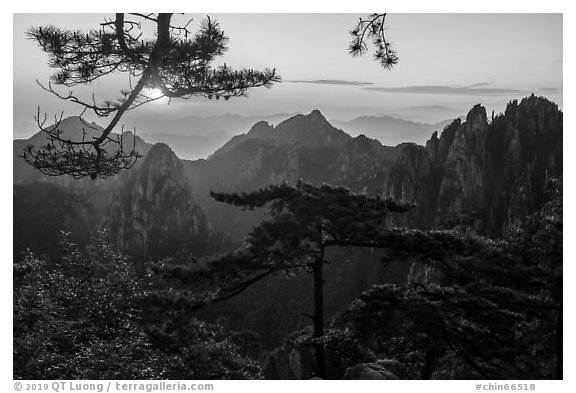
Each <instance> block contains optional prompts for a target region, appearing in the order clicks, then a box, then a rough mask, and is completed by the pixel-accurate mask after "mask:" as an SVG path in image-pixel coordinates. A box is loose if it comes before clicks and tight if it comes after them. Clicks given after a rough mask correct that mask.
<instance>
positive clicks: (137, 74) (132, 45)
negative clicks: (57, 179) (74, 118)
mask: <svg viewBox="0 0 576 393" xmlns="http://www.w3.org/2000/svg"><path fill="white" fill-rule="evenodd" d="M172 17H173V15H172V14H166V13H165V14H157V15H156V14H129V16H128V17H127V16H126V15H125V14H121V13H120V14H116V16H115V18H114V19H109V20H105V22H104V23H102V24H101V26H100V29H98V30H89V31H87V32H82V31H80V30H78V31H69V30H65V29H61V28H58V27H54V26H44V27H38V28H31V29H30V30H29V31H28V37H29V38H30V39H32V40H34V41H36V42H37V43H38V44H39V45H40V47H41V49H42V50H43V51H44V52H46V53H47V54H48V55H49V58H50V61H49V65H50V66H51V67H53V68H56V69H57V70H58V71H57V72H56V73H55V74H54V75H53V76H52V80H51V82H49V83H48V85H47V86H43V85H40V86H42V87H43V88H44V90H46V91H48V92H50V93H52V94H54V95H55V96H56V97H58V98H60V99H62V100H67V101H70V102H73V103H75V104H77V105H78V106H79V107H80V108H81V109H82V114H84V113H85V112H86V111H91V112H93V113H94V114H95V115H97V116H98V117H102V118H105V117H109V116H112V119H111V120H110V122H109V123H108V125H107V126H106V127H105V128H104V130H103V131H102V132H101V133H99V134H98V135H96V136H88V134H91V133H93V131H90V130H91V129H93V127H92V126H90V125H89V124H87V123H86V124H85V126H86V127H85V129H84V130H83V135H82V136H79V137H78V138H70V137H69V136H63V135H62V132H61V131H60V129H59V125H60V120H61V119H62V116H60V119H56V124H55V125H54V126H51V127H44V124H45V122H46V116H44V119H43V120H41V119H40V110H38V116H37V118H36V121H37V123H38V126H39V128H40V129H41V130H42V131H44V133H45V134H46V135H47V137H48V143H47V145H45V146H43V147H41V148H39V149H36V148H34V146H30V147H28V148H27V149H26V150H25V151H24V153H23V158H24V159H26V161H27V162H28V163H29V164H31V165H32V166H34V167H35V168H36V169H38V170H40V171H41V172H42V173H44V174H46V175H49V176H58V175H64V174H67V175H71V176H73V177H74V178H81V177H85V176H90V177H91V178H92V179H96V178H105V177H108V176H112V175H115V174H116V173H117V172H118V171H120V170H122V169H128V168H130V167H132V166H133V165H134V163H135V162H136V160H137V158H138V156H139V154H138V152H136V151H135V150H134V144H135V141H133V143H132V145H131V146H130V143H129V141H125V140H123V138H122V135H123V134H120V135H118V134H112V131H113V130H114V129H115V128H116V127H117V126H118V124H119V122H120V120H121V118H122V116H123V115H124V114H125V113H126V111H129V110H132V109H135V108H138V107H140V106H142V105H144V104H146V103H149V102H151V101H155V100H158V99H160V98H162V97H167V98H169V99H173V98H183V99H188V98H191V97H205V98H208V99H212V98H214V99H220V98H223V99H225V100H228V99H229V98H231V97H238V96H244V95H245V94H246V92H247V90H249V89H250V88H253V87H259V86H266V87H270V86H271V85H272V84H273V83H274V82H278V81H279V80H280V78H279V77H278V75H276V72H275V70H273V69H265V70H263V71H255V70H252V69H242V70H233V69H231V68H230V67H228V66H227V65H226V64H224V65H221V66H218V67H214V66H212V62H213V61H214V60H215V59H216V58H217V57H219V56H222V55H223V53H224V52H225V51H226V49H227V43H228V37H227V36H226V35H225V34H224V32H223V31H222V30H221V29H220V26H219V24H218V23H217V22H215V21H213V20H211V19H210V18H209V17H208V18H207V19H206V20H204V21H203V22H202V23H201V25H200V28H199V30H198V31H197V32H195V33H193V32H192V31H190V30H189V29H188V24H189V23H190V22H188V23H187V24H186V25H185V26H176V25H173V24H172ZM143 23H144V24H146V23H150V24H152V25H153V26H154V27H155V37H154V38H153V39H147V38H144V37H143V31H142V24H143ZM115 73H123V74H127V75H128V79H129V88H128V89H124V90H121V92H120V97H119V98H117V99H115V100H105V101H103V102H100V103H99V102H97V101H96V100H95V99H94V97H93V98H92V100H88V101H87V100H84V99H82V98H81V97H79V96H77V95H75V94H74V92H73V91H69V92H66V93H64V92H61V91H58V90H56V89H55V88H54V87H53V84H54V85H60V86H64V87H67V88H73V87H75V86H78V85H89V84H91V83H93V82H94V81H97V80H100V79H101V78H104V77H106V76H107V75H111V74H115ZM152 89H154V90H155V91H159V92H160V94H159V95H158V96H152V95H151V94H150V93H149V92H150V91H151V90H152ZM122 129H123V127H122Z"/></svg>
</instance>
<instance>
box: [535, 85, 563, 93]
mask: <svg viewBox="0 0 576 393" xmlns="http://www.w3.org/2000/svg"><path fill="white" fill-rule="evenodd" d="M538 91H539V92H541V93H546V94H560V93H562V88H561V87H540V88H538Z"/></svg>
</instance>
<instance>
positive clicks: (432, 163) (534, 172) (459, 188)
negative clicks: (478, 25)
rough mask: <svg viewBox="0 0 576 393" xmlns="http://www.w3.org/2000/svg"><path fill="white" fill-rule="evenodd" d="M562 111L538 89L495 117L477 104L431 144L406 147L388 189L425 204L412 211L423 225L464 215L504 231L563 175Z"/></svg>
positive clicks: (442, 223) (456, 219)
mask: <svg viewBox="0 0 576 393" xmlns="http://www.w3.org/2000/svg"><path fill="white" fill-rule="evenodd" d="M562 117H563V114H562V112H561V111H560V110H559V109H558V106H557V105H556V104H554V103H552V102H550V101H548V100H547V99H545V98H542V97H535V96H530V97H528V98H525V99H523V100H522V101H521V102H517V101H512V102H510V103H509V104H508V106H507V108H506V111H505V112H504V113H503V114H500V115H498V116H496V117H494V118H492V119H490V120H489V119H487V116H486V110H485V109H484V108H483V107H482V106H480V105H477V106H475V107H474V108H472V110H470V112H469V113H468V116H467V117H466V121H465V122H463V123H461V122H460V121H459V120H456V121H455V122H454V123H452V124H451V125H449V126H447V127H446V128H445V129H444V131H443V132H442V134H441V136H440V138H438V136H437V134H434V135H432V138H431V139H430V140H429V141H428V142H427V143H426V147H425V148H424V147H419V146H407V147H406V148H404V149H403V150H402V153H401V154H400V157H399V158H398V160H397V161H396V163H395V164H394V167H393V168H392V170H391V173H390V177H389V179H388V184H387V189H388V190H389V192H390V195H392V196H394V197H396V198H404V199H409V200H413V201H415V202H416V203H417V204H418V208H417V209H416V210H415V211H414V212H413V213H411V215H410V217H411V222H412V223H413V224H415V225H417V226H421V227H431V226H452V225H453V224H457V223H458V222H463V223H466V224H468V225H473V226H474V227H476V229H478V230H480V231H483V232H486V233H488V234H493V235H498V234H500V233H502V231H503V230H505V229H506V228H507V227H508V226H509V225H511V224H514V223H515V222H518V221H521V220H523V219H525V218H526V216H527V215H529V214H530V213H531V212H534V211H535V210H536V209H537V208H538V207H539V206H540V205H541V203H542V201H543V197H544V196H543V184H544V181H545V179H546V177H561V176H562Z"/></svg>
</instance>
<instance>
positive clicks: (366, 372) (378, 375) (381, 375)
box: [344, 363, 398, 379]
mask: <svg viewBox="0 0 576 393" xmlns="http://www.w3.org/2000/svg"><path fill="white" fill-rule="evenodd" d="M344 379H398V377H397V376H396V375H394V374H393V373H391V372H390V371H388V370H387V369H386V368H384V367H383V366H381V365H380V364H378V363H361V364H357V365H355V366H354V367H350V368H349V369H348V370H346V375H344Z"/></svg>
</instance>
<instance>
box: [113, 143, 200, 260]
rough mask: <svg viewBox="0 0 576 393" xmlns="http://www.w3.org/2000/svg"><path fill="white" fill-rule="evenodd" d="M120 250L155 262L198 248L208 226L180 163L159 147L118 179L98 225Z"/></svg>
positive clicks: (165, 149) (158, 145)
mask: <svg viewBox="0 0 576 393" xmlns="http://www.w3.org/2000/svg"><path fill="white" fill-rule="evenodd" d="M102 226H103V227H106V228H109V229H110V231H111V233H112V234H113V238H114V239H115V240H116V241H117V244H118V245H119V246H120V248H121V249H123V250H125V251H127V252H128V253H130V254H132V255H134V256H137V257H138V256H147V257H150V258H160V257H164V256H171V255H175V254H177V253H182V252H187V251H188V252H192V253H197V252H199V251H200V250H201V248H202V247H204V245H205V242H206V236H207V234H208V226H207V222H206V219H205V217H204V214H203V213H202V210H201V209H200V207H199V206H198V205H197V204H196V203H195V202H194V200H193V198H192V192H191V189H190V185H189V184H188V181H187V180H186V177H185V175H184V168H183V167H182V164H181V162H180V160H179V159H178V158H177V157H176V155H175V154H174V152H172V150H170V148H169V147H168V146H167V145H165V144H162V143H159V144H156V145H154V146H153V147H152V149H151V150H150V151H149V153H148V155H147V156H146V158H145V159H144V161H143V162H142V165H141V166H140V167H139V168H137V169H133V170H131V171H129V172H126V173H125V174H124V178H123V182H122V184H121V185H120V186H119V187H118V188H117V189H116V190H115V191H114V194H113V196H112V198H111V202H110V205H109V207H108V213H107V215H106V217H105V219H104V222H103V224H102Z"/></svg>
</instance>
